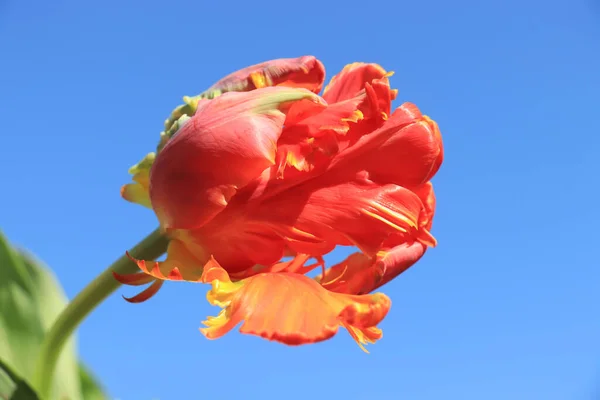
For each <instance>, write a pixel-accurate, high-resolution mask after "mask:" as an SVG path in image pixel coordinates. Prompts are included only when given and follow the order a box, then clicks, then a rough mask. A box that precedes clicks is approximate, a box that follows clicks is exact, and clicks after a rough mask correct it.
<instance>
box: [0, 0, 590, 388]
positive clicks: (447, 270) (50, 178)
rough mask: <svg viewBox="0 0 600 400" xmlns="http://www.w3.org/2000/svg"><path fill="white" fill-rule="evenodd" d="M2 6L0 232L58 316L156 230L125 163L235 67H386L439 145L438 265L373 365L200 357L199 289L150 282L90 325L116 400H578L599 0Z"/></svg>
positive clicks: (369, 358)
mask: <svg viewBox="0 0 600 400" xmlns="http://www.w3.org/2000/svg"><path fill="white" fill-rule="evenodd" d="M4 1H5V3H1V2H0V54H1V55H2V56H1V58H2V62H1V63H0V117H1V119H2V133H1V137H2V145H0V171H2V174H1V177H2V181H1V182H2V196H1V197H0V229H2V230H3V231H4V232H5V233H6V234H7V235H8V237H9V238H10V239H11V240H12V241H13V242H16V243H18V244H20V245H22V246H25V247H27V248H29V249H31V250H32V251H34V252H35V253H36V254H37V255H38V256H39V257H41V258H42V259H43V260H44V261H46V262H47V263H48V264H49V265H50V266H52V268H53V269H54V271H55V273H56V274H57V276H58V277H59V279H60V280H61V282H62V284H63V285H64V287H65V290H66V292H67V294H68V295H69V296H70V297H72V296H74V295H75V294H76V293H77V292H78V291H79V290H80V289H81V288H82V287H83V286H84V285H85V284H86V283H87V282H88V281H90V280H91V279H92V278H94V276H96V275H97V274H98V273H99V272H100V271H102V270H103V269H104V268H105V267H106V266H107V265H108V264H109V263H110V262H112V261H113V260H114V259H115V258H116V257H118V256H120V255H121V254H123V252H124V251H125V250H126V249H127V248H128V247H130V246H131V245H133V244H134V243H136V242H137V241H138V240H139V239H140V238H142V237H143V236H144V235H145V234H146V233H148V232H149V231H151V230H152V229H153V228H154V227H155V225H156V221H155V217H154V216H153V214H152V213H151V212H150V211H148V210H145V209H142V208H141V207H138V206H135V205H133V204H129V203H126V202H125V201H123V200H121V199H120V197H119V188H120V186H121V185H122V184H123V183H126V182H127V181H128V180H129V177H128V175H127V169H128V167H129V166H131V165H132V164H134V163H135V162H137V161H139V159H140V158H141V157H142V156H143V155H144V154H145V153H146V152H148V151H151V150H152V149H153V148H154V146H155V144H156V142H157V138H158V133H159V132H160V130H161V128H162V122H163V121H164V119H165V118H166V116H167V115H168V114H169V113H170V111H171V110H172V109H173V108H174V107H175V106H176V105H178V104H180V103H181V97H182V96H183V95H193V94H196V93H199V92H200V91H202V90H204V89H205V88H207V87H208V86H210V84H212V83H213V82H214V81H215V80H217V79H218V78H220V77H222V76H223V75H225V74H227V73H229V72H232V71H233V70H236V69H238V68H241V67H244V66H246V65H249V64H253V63H256V62H260V61H264V60H268V59H273V58H279V57H296V56H299V55H304V54H313V55H315V56H317V57H319V58H320V59H321V60H322V61H323V62H324V63H325V65H326V68H327V71H328V78H330V77H331V76H332V75H333V74H334V73H336V72H337V71H338V70H339V69H341V68H342V67H343V66H344V65H345V64H347V63H350V62H353V61H369V62H377V63H380V64H382V65H383V66H384V67H385V68H387V69H391V70H394V71H396V75H395V76H394V77H393V78H392V83H393V85H394V86H395V87H397V88H399V90H400V94H399V100H400V101H412V102H415V103H416V104H417V105H418V106H419V107H420V108H421V109H422V110H423V111H424V112H425V113H427V114H429V115H430V116H431V117H433V118H434V119H435V120H437V121H438V123H439V124H440V127H441V130H442V134H443V138H444V144H445V150H446V159H445V162H444V165H443V166H442V169H441V170H440V172H439V174H438V175H437V176H436V178H435V185H436V189H437V195H438V209H437V214H436V219H435V222H434V228H433V233H434V235H435V236H436V237H437V239H438V241H439V246H438V247H437V248H436V249H434V250H432V251H429V252H428V254H427V255H426V256H425V258H424V259H423V260H422V261H421V262H420V263H419V264H418V265H417V266H415V267H413V268H412V269H411V270H409V271H408V272H406V273H405V274H403V275H402V276H401V277H400V278H399V279H397V280H395V281H394V282H392V283H390V284H389V285H387V286H386V287H385V288H384V289H385V292H386V293H387V294H389V295H390V297H391V298H392V300H393V307H392V310H391V312H390V314H389V315H388V317H387V319H386V320H385V321H384V323H383V324H382V325H381V327H382V328H383V329H384V335H385V336H384V339H383V340H381V341H380V342H379V343H377V344H376V345H374V346H371V347H370V351H371V354H370V355H366V354H364V353H362V352H361V351H360V350H359V348H358V347H357V346H356V345H355V344H354V343H353V341H352V339H350V337H349V336H348V335H347V334H346V332H343V331H340V334H339V335H338V336H337V337H335V338H334V339H333V340H330V341H328V342H325V343H321V344H317V345H312V346H304V347H300V348H290V347H285V346H283V345H279V344H275V343H269V342H266V341H264V340H261V339H258V338H255V337H249V336H242V335H240V334H239V333H237V332H234V333H231V334H229V335H227V336H226V337H224V338H222V339H220V340H217V341H208V340H206V339H204V337H203V336H202V335H201V334H200V333H199V332H198V330H197V328H198V327H199V326H200V321H202V320H203V319H204V317H205V316H207V315H214V313H215V312H216V311H217V310H216V309H214V308H213V307H210V306H209V305H208V304H207V302H206V300H205V297H204V296H205V290H206V287H205V286H199V285H195V284H172V285H165V287H164V288H163V290H162V291H161V293H160V294H159V295H158V296H156V297H155V298H153V299H152V300H151V301H149V302H147V303H144V304H141V305H130V304H128V303H126V302H125V301H123V300H122V299H121V297H120V296H119V295H115V296H113V297H111V298H110V299H109V300H108V301H106V302H105V303H104V304H103V305H102V306H101V307H100V308H99V309H97V311H96V312H95V313H94V314H93V315H92V316H91V317H90V318H89V319H88V320H86V321H85V322H84V324H83V325H82V326H81V329H80V331H79V343H80V353H81V356H82V357H83V359H84V360H85V361H86V362H87V363H88V364H89V365H90V366H91V367H92V368H93V370H94V371H95V373H96V374H97V376H98V377H99V378H100V379H101V380H102V382H103V383H104V384H105V385H106V387H107V388H108V390H109V392H110V394H111V395H112V396H113V397H114V398H119V399H121V400H151V399H160V400H172V399H174V400H180V399H196V398H198V399H200V398H206V399H224V400H229V399H234V400H235V399H242V398H247V399H259V398H260V399H276V398H287V399H290V400H295V399H305V398H312V399H331V398H334V399H341V398H345V399H360V398H366V396H376V398H378V399H380V400H387V399H390V400H392V399H411V400H413V399H414V400H421V399H424V400H426V399H432V400H440V399H457V400H470V399H473V400H481V399H486V400H495V399H498V400H506V399H511V400H518V399H525V400H535V399H540V400H554V399H556V400H563V399H569V400H571V399H590V398H591V397H590V396H591V394H592V393H593V391H594V389H595V388H596V387H598V382H599V381H600V340H599V338H600V313H599V308H600V307H599V306H600V270H599V268H598V267H599V266H600V263H599V262H598V256H597V251H596V250H595V248H597V241H598V234H597V231H596V226H597V224H598V222H600V218H599V217H600V215H599V214H600V213H599V210H598V205H597V203H598V200H597V199H598V193H599V189H598V178H597V171H598V167H597V165H598V164H597V163H596V162H595V160H594V157H598V156H600V150H599V148H600V147H599V146H600V139H599V131H600V122H599V121H598V117H597V116H598V115H599V114H598V113H599V111H598V106H599V104H600V6H599V5H598V4H597V3H593V0H590V1H588V2H586V1H579V0H573V1H571V2H567V1H562V2H560V1H541V0H530V1H523V2H520V1H516V0H505V1H474V0H471V1H465V0H456V1H452V2H449V1H442V0H437V1H425V0H424V1H418V2H417V1H410V2H408V1H391V0H386V1H380V2H359V1H355V2H353V1H344V2H342V1H339V0H336V1H330V2H326V1H314V0H305V1H301V2H285V1H279V2H274V1H271V0H266V1H261V2H242V1H233V2H232V1H223V2H214V1H210V2H209V1H194V2H184V1H175V0H172V1H169V2H166V1H155V0H148V1H129V2H121V1H116V0H106V1H102V2H80V1H75V0H56V1H40V0H32V1H28V2H21V1H16V0H8V2H6V0H4ZM396 105H399V102H397V104H396ZM594 182H596V183H594ZM343 256H344V252H338V253H336V254H334V255H333V257H330V260H332V259H339V258H342V257H343ZM133 293H134V291H133V290H131V289H130V288H123V289H121V290H119V294H126V295H131V294H133Z"/></svg>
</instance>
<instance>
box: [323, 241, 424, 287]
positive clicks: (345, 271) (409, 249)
mask: <svg viewBox="0 0 600 400" xmlns="http://www.w3.org/2000/svg"><path fill="white" fill-rule="evenodd" d="M426 249H427V246H425V245H423V244H421V243H418V242H415V243H412V244H406V243H403V244H400V245H398V246H396V247H394V248H392V249H389V250H387V251H381V252H379V254H378V255H377V256H376V257H369V256H367V255H365V254H362V253H354V254H352V255H350V256H349V257H348V258H347V259H346V260H344V261H342V262H341V263H339V264H336V265H334V266H333V267H331V268H329V269H328V270H327V271H326V273H325V276H324V277H323V276H319V277H318V278H317V279H318V280H319V281H320V282H321V284H322V285H323V286H324V287H325V288H326V289H327V290H331V291H332V292H338V293H349V294H365V293H370V292H372V291H374V290H376V289H377V288H379V287H381V286H383V285H384V284H386V283H388V282H389V281H391V280H392V279H394V278H396V277H397V276H398V275H400V274H401V273H402V272H404V271H406V270H407V269H408V268H410V267H412V266H413V265H414V264H415V263H416V262H417V261H419V260H420V259H421V257H423V255H424V254H425V251H426Z"/></svg>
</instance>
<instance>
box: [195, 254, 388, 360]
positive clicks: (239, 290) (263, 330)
mask: <svg viewBox="0 0 600 400" xmlns="http://www.w3.org/2000/svg"><path fill="white" fill-rule="evenodd" d="M202 281H203V282H205V283H210V284H211V285H212V289H211V290H210V291H209V292H208V294H207V299H208V301H209V302H210V303H211V304H213V305H218V306H220V307H222V308H223V310H222V311H221V313H220V314H219V315H218V316H217V317H209V318H208V319H207V320H206V321H204V325H205V326H206V328H202V329H200V331H201V332H202V333H203V334H204V335H205V336H206V337H207V338H209V339H216V338H219V337H221V336H223V335H225V334H226V333H228V332H229V331H231V330H232V329H233V328H234V327H235V326H237V325H238V324H240V323H242V325H241V327H240V332H242V333H246V334H251V335H256V336H260V337H262V338H265V339H268V340H272V341H277V342H280V343H284V344H287V345H301V344H306V343H316V342H320V341H323V340H327V339H329V338H331V337H332V336H334V335H335V334H336V333H337V331H338V329H339V327H340V326H343V327H345V328H346V329H347V330H348V331H349V333H350V334H351V335H352V337H353V338H354V339H355V340H356V341H357V342H358V344H359V345H360V346H361V348H363V350H364V347H363V346H362V345H363V344H366V343H374V342H375V341H376V340H378V339H380V338H381V336H382V333H381V330H379V329H378V328H377V325H378V324H379V323H380V322H381V321H382V320H383V318H384V317H385V316H386V314H387V313H388V311H389V309H390V306H391V301H390V299H389V298H388V297H387V296H385V295H384V294H382V293H375V294H370V295H362V296H356V295H347V294H341V293H333V292H330V291H328V290H326V289H324V288H323V287H322V286H321V285H319V284H318V283H317V282H316V281H315V280H313V279H310V278H308V277H306V276H304V275H299V274H294V273H287V272H280V273H261V274H258V275H255V276H253V277H250V278H247V279H244V280H241V281H238V282H232V281H231V280H230V279H229V276H228V275H227V272H226V271H225V270H224V269H223V268H221V267H220V266H219V264H218V263H217V262H216V261H215V260H214V259H213V260H211V261H210V262H209V263H208V264H207V265H206V266H205V268H204V274H203V275H202Z"/></svg>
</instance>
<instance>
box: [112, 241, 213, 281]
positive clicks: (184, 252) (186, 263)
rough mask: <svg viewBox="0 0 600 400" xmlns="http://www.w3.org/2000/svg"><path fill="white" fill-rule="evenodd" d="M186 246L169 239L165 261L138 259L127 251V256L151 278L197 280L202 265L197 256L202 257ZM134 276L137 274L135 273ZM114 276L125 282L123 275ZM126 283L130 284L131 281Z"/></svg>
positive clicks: (200, 274)
mask: <svg viewBox="0 0 600 400" xmlns="http://www.w3.org/2000/svg"><path fill="white" fill-rule="evenodd" d="M188 246H190V244H188V243H184V242H183V241H181V240H179V239H173V240H171V241H170V242H169V246H168V248H167V258H166V259H165V261H145V260H138V259H136V258H134V257H132V256H131V255H130V254H129V253H127V256H128V257H129V258H130V259H131V260H132V261H133V262H135V263H136V265H137V266H138V267H139V268H140V270H141V271H142V273H144V274H146V275H148V276H150V277H152V278H153V279H158V280H162V281H189V282H198V281H199V279H200V276H202V266H203V264H202V263H201V261H199V259H198V257H202V254H198V253H196V254H193V253H192V252H191V251H190V250H189V248H188ZM135 276H139V275H138V274H136V275H135ZM115 277H116V278H117V280H118V281H119V282H121V283H125V282H124V281H123V276H118V275H115ZM126 277H127V275H126ZM128 279H129V280H133V277H132V276H131V275H130V278H128ZM126 284H129V285H131V283H126Z"/></svg>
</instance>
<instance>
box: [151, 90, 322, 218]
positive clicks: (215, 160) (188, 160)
mask: <svg viewBox="0 0 600 400" xmlns="http://www.w3.org/2000/svg"><path fill="white" fill-rule="evenodd" d="M303 99H306V100H310V101H311V102H313V103H321V102H322V99H321V98H320V97H319V96H317V95H315V94H313V93H311V92H309V91H308V90H305V89H295V88H285V87H272V88H265V89H260V90H255V91H252V92H248V93H226V94H224V95H222V96H220V97H218V98H216V99H214V100H202V101H201V102H200V103H199V104H198V110H197V111H196V114H195V115H194V116H193V117H192V118H191V119H190V120H189V121H188V122H187V123H186V124H185V125H184V126H183V127H182V128H181V129H179V131H178V132H177V134H176V135H174V136H173V137H172V138H171V140H169V141H168V142H167V144H166V146H165V147H164V148H163V149H162V151H161V152H160V153H159V154H158V156H157V157H156V160H155V162H154V165H153V167H152V173H151V181H150V199H151V201H152V206H153V208H154V210H155V212H156V214H157V216H158V218H159V220H160V221H161V224H162V225H163V226H164V227H165V228H172V229H191V228H198V227H200V226H202V225H203V224H205V223H206V222H207V221H209V220H210V219H212V218H213V217H214V216H215V215H216V214H218V213H219V212H220V211H221V210H223V209H224V208H225V207H226V206H227V204H228V202H229V200H230V199H231V198H232V197H233V195H234V194H235V193H236V192H237V190H238V189H239V188H242V187H244V186H245V185H246V184H248V183H249V182H250V181H252V180H253V179H255V178H256V177H257V176H259V175H260V174H261V173H262V171H263V170H265V169H266V168H268V167H270V166H272V165H274V163H275V155H276V150H277V141H278V139H279V136H280V135H281V129H282V126H283V124H284V121H285V111H286V109H288V108H289V107H290V106H291V105H292V104H293V103H294V102H295V101H300V100H303Z"/></svg>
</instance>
